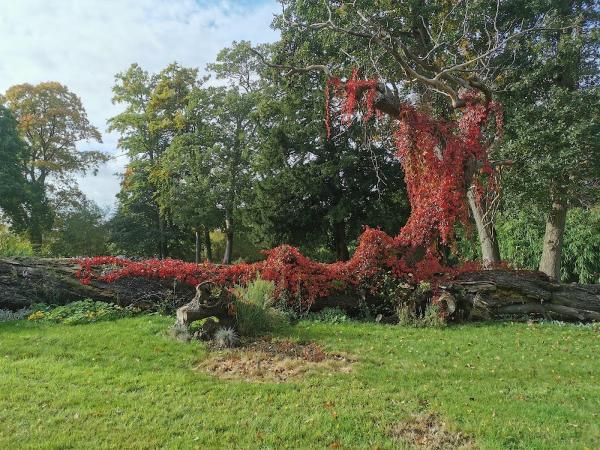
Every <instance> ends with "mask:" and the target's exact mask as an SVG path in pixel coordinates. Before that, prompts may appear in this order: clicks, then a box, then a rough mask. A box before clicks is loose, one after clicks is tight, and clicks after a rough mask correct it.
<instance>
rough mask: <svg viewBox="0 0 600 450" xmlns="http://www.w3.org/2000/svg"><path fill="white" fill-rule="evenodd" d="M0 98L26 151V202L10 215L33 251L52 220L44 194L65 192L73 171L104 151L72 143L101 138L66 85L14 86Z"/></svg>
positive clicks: (97, 160)
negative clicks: (27, 238) (16, 127)
mask: <svg viewBox="0 0 600 450" xmlns="http://www.w3.org/2000/svg"><path fill="white" fill-rule="evenodd" d="M4 102H5V104H6V106H7V107H8V108H9V109H10V110H11V111H12V113H13V114H14V115H15V117H16V119H17V121H18V128H19V134H20V136H21V138H22V139H23V140H24V141H25V143H26V144H27V149H28V151H27V153H26V155H27V158H26V160H25V161H23V165H22V170H23V175H24V176H25V178H26V180H27V190H26V191H27V196H28V206H27V207H25V208H23V209H22V210H21V211H19V213H17V214H14V215H13V216H12V217H11V219H13V223H14V225H16V226H17V227H18V228H22V229H26V230H27V232H28V233H29V236H30V239H31V242H32V244H33V246H34V248H35V249H36V251H39V250H40V248H41V245H42V241H43V233H44V232H46V231H48V230H49V229H50V227H51V226H52V222H53V214H54V212H53V207H52V204H51V200H50V198H49V197H50V196H51V195H57V194H58V193H61V192H65V191H67V190H69V189H70V187H72V186H73V185H74V184H75V180H74V178H73V176H74V174H75V173H80V172H85V171H87V170H89V169H93V168H95V167H97V165H98V164H99V163H101V162H104V161H105V160H106V155H104V154H103V153H101V152H97V151H80V150H78V149H77V143H78V142H80V141H97V142H101V136H100V133H99V132H98V130H97V129H96V128H95V127H94V126H93V125H92V124H91V123H90V122H89V120H88V118H87V115H86V112H85V109H84V108H83V105H82V104H81V100H80V99H79V97H77V95H75V94H74V93H72V92H71V91H69V89H68V88H67V87H66V86H64V85H62V84H60V83H56V82H46V83H40V84H38V85H36V86H34V85H31V84H21V85H16V86H13V87H11V88H9V89H8V90H7V91H6V93H5V95H4Z"/></svg>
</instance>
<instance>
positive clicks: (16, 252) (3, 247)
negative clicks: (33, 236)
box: [0, 225, 33, 256]
mask: <svg viewBox="0 0 600 450" xmlns="http://www.w3.org/2000/svg"><path fill="white" fill-rule="evenodd" d="M32 255H33V247H32V246H31V243H30V242H29V241H28V240H27V239H25V238H24V237H22V236H20V235H18V234H14V233H11V232H10V231H8V230H7V229H6V228H5V227H3V226H2V225H0V256H32Z"/></svg>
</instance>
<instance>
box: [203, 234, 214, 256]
mask: <svg viewBox="0 0 600 450" xmlns="http://www.w3.org/2000/svg"><path fill="white" fill-rule="evenodd" d="M204 246H205V247H206V260H207V261H212V259H213V255H212V242H211V241H210V230H209V229H208V227H204Z"/></svg>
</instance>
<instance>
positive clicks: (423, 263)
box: [78, 70, 502, 308]
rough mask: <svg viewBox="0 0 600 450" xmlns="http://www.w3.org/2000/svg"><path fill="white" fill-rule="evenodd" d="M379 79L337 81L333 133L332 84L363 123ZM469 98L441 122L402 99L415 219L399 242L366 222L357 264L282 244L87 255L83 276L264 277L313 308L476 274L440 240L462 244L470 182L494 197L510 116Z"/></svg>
mask: <svg viewBox="0 0 600 450" xmlns="http://www.w3.org/2000/svg"><path fill="white" fill-rule="evenodd" d="M377 84H378V81H377V80H375V79H371V80H359V79H358V72H357V71H356V70H354V71H353V72H352V77H351V78H350V79H349V80H347V81H346V82H342V81H341V80H340V79H339V78H332V79H330V80H328V82H327V85H326V103H327V111H326V122H327V123H326V127H327V135H328V137H329V135H330V134H331V129H330V120H331V117H330V99H331V95H332V92H330V89H332V88H333V95H335V96H336V97H337V98H339V99H341V100H342V105H341V114H342V117H341V121H342V123H349V122H350V121H351V120H353V118H354V116H355V112H356V110H357V107H358V105H359V103H360V102H361V101H362V102H363V104H364V107H365V109H366V111H365V112H364V113H363V114H362V118H363V120H369V119H370V118H371V117H372V116H373V115H374V113H375V99H376V96H377ZM462 98H463V99H464V100H465V102H466V107H465V108H464V109H463V110H462V111H461V113H460V117H459V119H458V120H455V121H444V120H439V119H435V118H433V117H431V116H429V115H427V114H425V113H424V112H421V111H418V110H417V109H416V108H415V107H414V106H412V105H411V104H409V103H404V104H402V105H401V112H400V115H399V117H398V118H397V120H398V124H397V130H396V132H395V136H394V137H395V142H396V147H397V152H396V154H397V156H398V157H399V158H400V160H401V163H402V166H403V168H404V173H405V179H406V185H407V189H408V196H409V200H410V203H411V216H410V218H409V220H408V222H407V223H406V225H405V226H404V227H403V228H402V230H401V231H400V233H399V235H398V236H397V237H396V238H392V237H391V236H389V235H387V234H386V233H384V232H383V231H381V230H377V229H372V228H366V229H365V231H364V232H363V234H362V235H361V237H360V241H359V245H358V248H357V249H356V251H355V253H354V255H353V256H352V258H351V259H350V260H349V261H347V262H337V263H334V264H323V263H319V262H315V261H312V260H310V259H309V258H307V257H306V256H304V255H302V254H301V253H300V251H299V250H298V249H296V248H294V247H290V246H288V245H282V246H280V247H276V248H274V249H272V250H268V251H266V252H265V255H266V259H265V260H264V261H260V262H256V263H253V264H245V263H243V264H234V265H216V264H212V263H208V262H205V263H202V264H193V263H186V262H183V261H178V260H172V259H167V260H156V259H153V260H147V261H140V262H137V261H130V260H126V259H121V258H114V257H95V258H86V259H82V260H80V261H79V262H80V264H81V269H80V271H79V272H78V277H79V278H80V279H81V281H82V282H83V283H89V282H90V281H91V280H92V279H96V280H99V281H104V282H113V281H116V280H118V279H120V278H123V277H148V278H160V279H175V280H178V281H179V282H182V283H186V284H190V285H197V284H198V283H201V282H203V281H212V282H214V283H216V284H217V285H220V286H224V287H232V286H234V285H237V284H241V285H243V284H246V283H248V282H249V281H250V280H252V279H254V278H255V277H256V276H258V275H260V277H261V278H263V279H265V280H270V281H272V282H273V283H274V284H275V288H276V290H275V294H276V296H277V297H278V298H280V299H283V300H285V301H287V302H288V303H289V304H290V305H292V306H294V307H297V308H307V307H309V306H310V305H311V304H312V303H313V302H314V301H315V299H317V298H320V297H326V296H328V295H331V294H332V293H335V292H339V291H343V290H346V289H348V288H352V289H356V288H359V287H360V288H362V289H366V290H369V291H371V292H375V291H376V290H377V288H378V284H377V283H378V281H377V280H378V279H379V278H380V275H382V274H392V275H393V276H394V277H395V278H397V279H398V280H405V281H410V282H413V283H415V282H419V281H422V280H429V281H434V282H435V281H440V280H443V279H448V278H451V277H454V276H455V275H457V274H458V273H460V272H461V271H462V270H466V269H469V270H473V269H474V268H475V266H473V265H470V266H469V267H467V266H464V267H463V268H460V269H457V268H454V269H453V268H448V267H445V266H443V265H442V264H441V263H440V259H439V258H438V255H437V245H438V241H439V242H441V243H442V244H449V243H451V242H452V240H453V239H454V228H455V225H456V223H457V222H462V223H464V224H466V223H467V218H468V210H467V202H466V193H467V189H468V188H469V186H468V185H467V183H471V182H474V183H476V186H478V192H479V193H480V194H479V197H480V198H482V196H483V195H484V194H485V189H484V180H485V179H487V181H486V183H487V188H488V189H489V188H490V187H492V188H494V183H495V178H494V174H493V170H492V167H491V165H490V162H489V160H488V149H489V142H491V140H492V139H491V137H488V136H487V135H488V134H490V133H491V131H490V130H489V129H488V128H489V124H490V122H491V119H492V118H493V119H494V121H495V132H496V133H499V132H501V130H502V113H501V110H500V107H499V105H498V104H496V103H493V102H484V101H483V99H481V98H480V97H479V96H478V95H476V94H474V93H471V92H466V93H464V94H463V96H462ZM474 169H477V170H478V173H477V174H475V173H474V174H473V175H474V176H470V175H469V174H468V171H473V170H474ZM418 248H421V251H422V253H423V255H422V256H420V257H419V258H416V259H414V260H413V258H411V256H412V255H413V254H414V252H415V249H418ZM102 266H110V269H109V270H107V271H102V272H97V270H96V268H98V267H102Z"/></svg>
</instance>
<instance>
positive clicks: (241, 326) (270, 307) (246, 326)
mask: <svg viewBox="0 0 600 450" xmlns="http://www.w3.org/2000/svg"><path fill="white" fill-rule="evenodd" d="M234 293H235V297H236V298H235V300H234V311H235V322H236V325H237V329H238V331H239V332H240V334H241V335H243V336H256V335H258V334H262V333H266V332H269V331H272V330H274V329H277V328H280V327H281V326H283V325H284V324H286V322H287V321H286V318H285V316H284V314H282V313H281V312H280V311H278V310H277V309H276V308H275V307H274V303H275V284H274V283H273V282H271V281H266V280H262V279H260V278H257V279H255V280H254V281H251V282H250V283H248V284H247V285H246V286H237V287H236V288H235V289H234Z"/></svg>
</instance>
